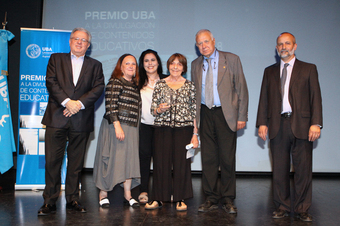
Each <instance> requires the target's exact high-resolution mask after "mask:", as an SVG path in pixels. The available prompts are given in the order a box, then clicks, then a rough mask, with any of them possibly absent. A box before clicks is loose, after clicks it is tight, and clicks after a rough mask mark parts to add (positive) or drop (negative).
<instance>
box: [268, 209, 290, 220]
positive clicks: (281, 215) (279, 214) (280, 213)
mask: <svg viewBox="0 0 340 226" xmlns="http://www.w3.org/2000/svg"><path fill="white" fill-rule="evenodd" d="M288 215H289V214H288V211H287V210H281V209H278V210H276V211H274V212H273V216H272V217H273V218H274V219H281V218H284V217H287V216H288Z"/></svg>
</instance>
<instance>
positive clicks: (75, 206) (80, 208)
mask: <svg viewBox="0 0 340 226" xmlns="http://www.w3.org/2000/svg"><path fill="white" fill-rule="evenodd" d="M66 209H68V210H75V211H77V212H81V213H86V208H85V207H84V206H82V205H81V204H80V203H79V202H78V201H72V202H69V203H67V204H66Z"/></svg>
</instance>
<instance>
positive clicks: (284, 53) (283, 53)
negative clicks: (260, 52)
mask: <svg viewBox="0 0 340 226" xmlns="http://www.w3.org/2000/svg"><path fill="white" fill-rule="evenodd" d="M277 53H278V54H279V56H280V58H281V59H285V58H287V57H290V56H292V55H294V53H295V50H294V49H292V50H290V51H289V50H286V49H284V50H281V51H280V52H277Z"/></svg>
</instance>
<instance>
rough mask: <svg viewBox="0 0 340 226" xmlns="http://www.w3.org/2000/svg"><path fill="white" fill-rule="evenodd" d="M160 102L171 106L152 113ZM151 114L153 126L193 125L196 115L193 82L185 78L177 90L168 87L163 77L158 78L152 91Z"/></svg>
mask: <svg viewBox="0 0 340 226" xmlns="http://www.w3.org/2000/svg"><path fill="white" fill-rule="evenodd" d="M161 103H168V104H170V105H171V107H170V108H169V109H168V110H167V111H165V112H163V113H161V114H156V115H155V114H154V111H155V109H156V108H157V107H158V105H159V104H161ZM150 111H151V114H152V115H154V116H155V117H156V118H155V121H154V125H155V126H170V127H172V128H173V127H185V126H194V119H195V116H196V88H195V85H194V83H193V82H191V81H189V80H186V81H185V82H184V84H183V85H182V86H181V87H180V88H179V89H177V90H174V89H172V88H170V87H169V86H168V85H167V84H166V81H165V80H164V79H161V80H159V81H158V82H157V83H156V85H155V89H154V91H153V95H152V103H151V109H150Z"/></svg>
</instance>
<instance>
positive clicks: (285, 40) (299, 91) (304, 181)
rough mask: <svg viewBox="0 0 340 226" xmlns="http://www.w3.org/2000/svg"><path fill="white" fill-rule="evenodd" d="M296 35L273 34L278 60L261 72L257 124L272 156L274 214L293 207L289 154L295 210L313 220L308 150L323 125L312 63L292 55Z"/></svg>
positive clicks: (277, 214)
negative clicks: (279, 59)
mask: <svg viewBox="0 0 340 226" xmlns="http://www.w3.org/2000/svg"><path fill="white" fill-rule="evenodd" d="M296 47H297V44H296V41H295V37H294V36H293V35H292V34H290V33H288V32H284V33H282V34H280V35H279V37H278V38H277V45H276V49H277V53H278V55H279V56H280V58H281V61H280V63H277V64H274V65H272V66H269V67H267V68H266V69H265V71H264V76H263V81H262V87H261V93H260V101H259V106H258V113H257V122H256V127H258V128H259V129H258V134H259V137H261V138H262V139H263V140H266V136H267V133H268V130H269V136H268V137H269V139H270V150H271V153H272V160H273V194H274V203H275V206H276V208H277V210H276V211H275V212H274V213H273V218H283V217H285V216H288V215H289V212H290V211H291V202H290V179H289V174H290V162H291V160H290V156H292V163H293V168H294V184H295V186H294V187H295V195H294V196H295V197H294V200H295V201H294V205H293V206H294V212H295V213H297V214H298V217H299V218H300V219H301V220H303V221H312V217H311V215H310V214H308V209H309V207H310V206H311V203H312V155H313V153H312V149H313V141H315V140H316V139H318V138H319V137H320V129H321V128H322V105H321V92H320V85H319V81H318V72H317V69H316V66H315V65H314V64H309V63H305V62H302V61H299V60H298V59H296V57H295V50H296Z"/></svg>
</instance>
